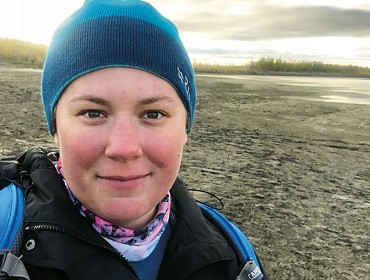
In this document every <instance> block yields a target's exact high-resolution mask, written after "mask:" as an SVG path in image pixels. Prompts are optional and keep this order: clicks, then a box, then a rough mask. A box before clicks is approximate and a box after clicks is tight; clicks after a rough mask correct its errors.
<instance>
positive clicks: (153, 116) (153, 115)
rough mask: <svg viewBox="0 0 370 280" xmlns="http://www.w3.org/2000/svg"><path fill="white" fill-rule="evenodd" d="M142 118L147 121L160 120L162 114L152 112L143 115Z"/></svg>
mask: <svg viewBox="0 0 370 280" xmlns="http://www.w3.org/2000/svg"><path fill="white" fill-rule="evenodd" d="M144 116H145V117H146V118H148V119H152V120H155V119H160V118H161V117H163V113H161V112H157V111H152V112H147V113H145V115H144Z"/></svg>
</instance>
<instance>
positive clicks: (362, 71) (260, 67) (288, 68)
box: [193, 57, 370, 78]
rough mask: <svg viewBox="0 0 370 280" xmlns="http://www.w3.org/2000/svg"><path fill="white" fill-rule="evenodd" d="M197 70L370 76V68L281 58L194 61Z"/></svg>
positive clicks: (230, 72)
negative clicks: (228, 62) (243, 61)
mask: <svg viewBox="0 0 370 280" xmlns="http://www.w3.org/2000/svg"><path fill="white" fill-rule="evenodd" d="M193 64H194V69H195V71H196V72H205V73H220V74H255V75H268V74H271V75H310V76H343V77H366V78H370V68H368V67H360V66H354V65H338V64H328V63H323V62H316V61H314V62H312V61H285V60H282V59H281V58H279V59H274V58H265V57H263V58H260V59H259V60H257V61H251V62H248V63H246V64H244V65H219V64H207V63H206V64H204V63H196V62H194V63H193Z"/></svg>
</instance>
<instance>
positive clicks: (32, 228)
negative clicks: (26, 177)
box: [21, 162, 268, 280]
mask: <svg viewBox="0 0 370 280" xmlns="http://www.w3.org/2000/svg"><path fill="white" fill-rule="evenodd" d="M42 165H43V166H40V168H36V169H35V170H36V171H34V172H33V173H32V174H31V177H32V181H33V182H34V185H33V186H32V187H31V188H30V189H29V190H28V191H27V193H28V194H27V206H26V233H25V237H24V246H23V249H22V252H21V254H22V255H23V258H22V260H23V262H24V263H25V265H26V268H27V271H28V272H29V275H30V278H31V279H32V280H39V279H48V280H50V279H52V280H58V279H78V280H82V279H89V280H91V279H104V280H111V279H112V280H113V279H120V280H122V279H125V280H131V279H132V280H134V279H138V278H137V276H136V274H135V272H134V271H133V269H132V268H131V266H130V265H129V263H128V262H127V261H126V260H125V258H124V257H123V256H121V255H120V254H119V253H118V252H117V251H115V249H113V248H112V247H111V246H110V245H109V244H108V243H107V242H106V241H105V240H104V239H103V238H102V237H101V236H100V235H99V234H98V233H97V232H96V231H95V230H94V229H93V228H92V226H91V225H90V224H89V223H88V221H87V219H85V218H84V217H82V215H81V214H80V213H79V211H78V209H77V208H76V207H75V206H74V205H73V204H72V202H71V201H70V199H69V198H68V195H67V192H66V190H65V186H64V183H63V182H62V180H61V179H60V177H59V175H58V174H57V172H56V170H55V168H54V166H53V165H52V164H51V162H50V164H45V163H43V164H42ZM171 194H172V198H173V202H174V205H175V207H174V211H173V213H174V216H175V217H176V218H175V222H174V223H171V226H172V227H173V228H172V234H171V237H170V240H169V243H168V246H167V249H166V252H165V256H164V259H163V262H162V265H161V268H160V272H159V276H158V278H157V279H163V280H173V279H177V280H181V279H192V280H197V279H199V280H207V279H212V280H218V279H219V280H225V279H231V280H234V279H235V278H236V276H237V274H238V273H239V272H240V271H241V269H242V265H241V264H239V263H238V261H237V257H236V255H235V253H234V251H233V250H232V248H231V247H230V246H229V244H228V243H227V241H226V240H225V239H224V238H223V236H222V235H221V234H220V233H219V232H218V231H217V230H216V229H215V227H214V226H213V225H211V224H210V223H209V222H208V221H207V220H205V219H204V217H203V215H202V213H201V211H200V209H199V207H198V205H197V203H196V202H195V201H194V199H193V198H192V197H191V195H190V194H189V192H188V191H187V189H186V187H185V186H184V185H183V183H182V182H181V181H180V180H176V182H175V184H174V186H173V187H172V189H171ZM263 272H264V271H263ZM264 274H266V273H265V272H264ZM266 275H267V274H266ZM264 279H268V277H265V278H264Z"/></svg>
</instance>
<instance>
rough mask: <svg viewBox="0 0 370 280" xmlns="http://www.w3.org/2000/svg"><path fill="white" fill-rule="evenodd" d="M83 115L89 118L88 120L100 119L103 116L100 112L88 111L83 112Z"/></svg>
mask: <svg viewBox="0 0 370 280" xmlns="http://www.w3.org/2000/svg"><path fill="white" fill-rule="evenodd" d="M83 115H84V116H85V117H87V118H90V119H96V118H100V117H102V116H103V114H102V113H101V112H99V111H95V110H88V111H86V112H84V114H83Z"/></svg>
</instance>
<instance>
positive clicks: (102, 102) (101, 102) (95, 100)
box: [71, 95, 110, 106]
mask: <svg viewBox="0 0 370 280" xmlns="http://www.w3.org/2000/svg"><path fill="white" fill-rule="evenodd" d="M71 101H72V102H76V101H87V102H92V103H95V104H99V105H105V106H106V105H109V104H110V102H109V101H108V100H105V99H102V98H100V97H96V96H93V95H91V96H76V97H74V98H71Z"/></svg>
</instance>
